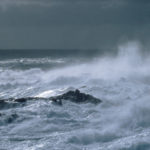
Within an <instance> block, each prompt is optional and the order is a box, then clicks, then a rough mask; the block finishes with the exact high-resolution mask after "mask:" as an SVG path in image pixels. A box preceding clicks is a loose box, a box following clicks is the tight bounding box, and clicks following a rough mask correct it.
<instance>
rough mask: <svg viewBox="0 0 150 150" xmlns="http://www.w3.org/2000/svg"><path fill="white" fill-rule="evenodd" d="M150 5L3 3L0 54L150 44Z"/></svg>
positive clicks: (93, 0) (99, 0)
mask: <svg viewBox="0 0 150 150" xmlns="http://www.w3.org/2000/svg"><path fill="white" fill-rule="evenodd" d="M149 39H150V0H0V49H37V48H38V49H66V48H67V49H76V48H77V49H100V48H110V47H113V46H116V45H117V44H119V43H121V42H123V41H128V40H129V41H130V40H139V41H141V42H143V43H145V44H147V43H149V42H150V40H149Z"/></svg>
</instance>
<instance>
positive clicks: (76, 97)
mask: <svg viewBox="0 0 150 150" xmlns="http://www.w3.org/2000/svg"><path fill="white" fill-rule="evenodd" d="M29 100H51V101H52V102H53V104H56V105H60V106H61V105H62V101H65V100H67V101H72V102H75V103H93V104H98V103H101V102H102V101H101V100H100V99H98V98H96V97H94V96H92V95H89V94H85V93H81V92H80V91H79V90H78V89H77V90H75V91H68V92H66V93H64V94H62V95H59V96H54V97H50V98H41V97H26V98H17V99H12V98H11V99H7V100H0V108H3V107H5V105H8V104H9V105H10V104H11V103H12V102H13V103H12V104H11V105H10V106H12V107H13V106H17V105H18V104H20V103H21V105H24V104H25V102H27V101H29ZM14 102H15V103H14ZM7 108H8V106H7Z"/></svg>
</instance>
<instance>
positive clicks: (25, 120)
mask: <svg viewBox="0 0 150 150" xmlns="http://www.w3.org/2000/svg"><path fill="white" fill-rule="evenodd" d="M116 51H117V53H115V54H114V51H113V52H110V53H108V55H106V54H104V53H103V54H102V53H98V52H96V53H95V54H92V52H89V51H88V50H87V54H86V51H85V52H84V55H74V52H72V54H71V52H70V54H69V55H65V54H63V52H61V53H62V55H59V57H57V56H58V55H55V57H52V55H44V54H43V55H41V57H40V55H38V56H37V54H36V57H33V56H34V55H33V54H32V55H31V56H32V58H31V57H29V54H26V55H24V57H23V56H16V55H15V56H14V57H11V58H10V57H9V58H6V57H5V59H1V61H0V98H1V99H4V98H10V97H28V96H39V97H50V96H53V95H58V94H61V93H64V92H65V91H68V90H70V89H76V88H78V89H80V90H81V91H82V92H85V93H88V94H91V95H93V96H95V97H97V98H100V99H102V101H103V102H102V104H100V105H97V106H95V105H92V104H81V105H80V104H74V103H71V102H65V103H64V105H63V106H62V107H58V106H55V105H52V104H51V103H50V102H48V101H42V100H41V101H37V102H28V103H27V105H25V106H22V107H21V106H20V107H12V108H8V109H2V110H1V111H0V113H2V114H4V115H2V116H1V117H0V135H1V136H0V141H1V142H0V147H1V148H3V149H14V150H19V149H20V147H21V149H23V150H26V149H29V150H46V149H57V150H61V149H68V150H70V149H72V150H80V149H82V150H83V149H87V150H95V149H99V150H148V149H150V142H149V141H150V115H149V114H150V110H149V108H150V101H149V98H150V96H149V94H150V85H149V84H150V68H149V66H150V55H149V54H148V52H147V53H143V46H142V45H141V44H140V43H139V42H128V43H125V44H122V45H120V46H118V49H117V50H116ZM27 53H28V52H27ZM40 53H42V51H41V52H40ZM93 53H94V52H93ZM91 54H92V55H91ZM90 55H91V57H90ZM53 56H54V54H53ZM79 56H80V57H79ZM1 57H2V56H1ZM10 118H11V121H10ZM8 131H9V132H8Z"/></svg>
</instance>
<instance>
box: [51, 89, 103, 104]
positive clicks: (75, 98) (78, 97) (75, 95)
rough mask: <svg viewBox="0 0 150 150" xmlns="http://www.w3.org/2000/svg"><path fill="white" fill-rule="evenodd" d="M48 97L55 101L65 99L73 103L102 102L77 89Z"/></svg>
mask: <svg viewBox="0 0 150 150" xmlns="http://www.w3.org/2000/svg"><path fill="white" fill-rule="evenodd" d="M49 99H50V100H52V101H56V102H57V101H58V100H59V101H63V100H67V101H72V102H75V103H94V104H98V103H101V102H102V101H101V100H100V99H98V98H96V97H94V96H92V95H89V94H85V93H81V92H80V91H79V90H75V91H68V92H66V93H64V94H62V95H59V96H55V97H50V98H49Z"/></svg>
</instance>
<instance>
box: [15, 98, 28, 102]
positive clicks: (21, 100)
mask: <svg viewBox="0 0 150 150" xmlns="http://www.w3.org/2000/svg"><path fill="white" fill-rule="evenodd" d="M14 101H15V102H21V103H24V102H26V101H27V98H18V99H15V100H14Z"/></svg>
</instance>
